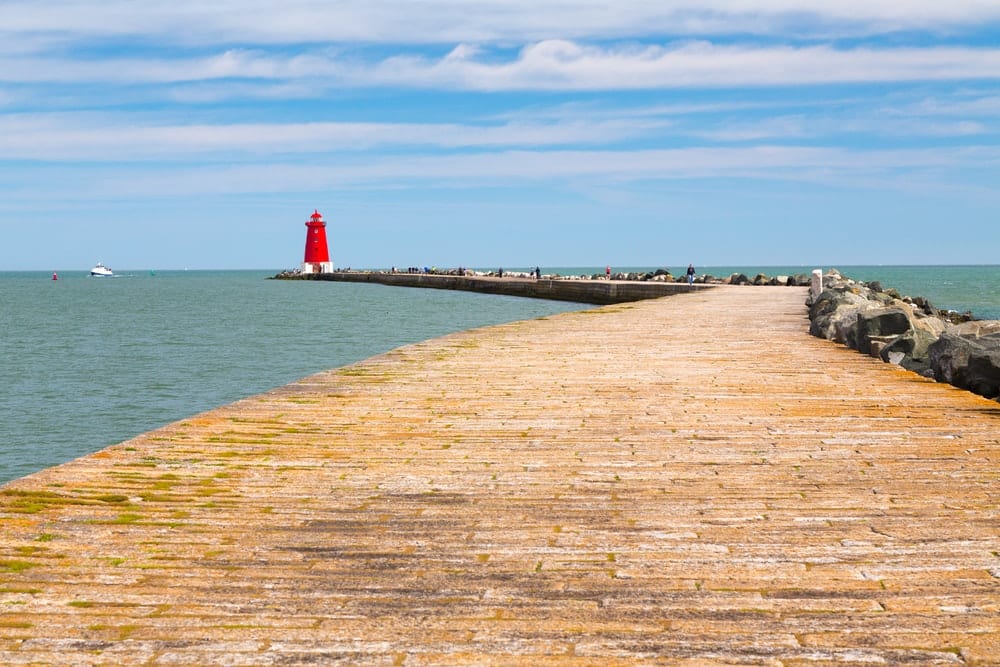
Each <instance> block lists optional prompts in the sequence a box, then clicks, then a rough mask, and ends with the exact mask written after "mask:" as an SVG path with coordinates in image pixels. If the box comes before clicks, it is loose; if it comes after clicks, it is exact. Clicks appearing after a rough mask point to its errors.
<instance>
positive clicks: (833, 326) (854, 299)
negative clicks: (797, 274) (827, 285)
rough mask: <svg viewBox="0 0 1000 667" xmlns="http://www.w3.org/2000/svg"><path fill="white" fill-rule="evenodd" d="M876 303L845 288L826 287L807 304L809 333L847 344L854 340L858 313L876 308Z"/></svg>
mask: <svg viewBox="0 0 1000 667" xmlns="http://www.w3.org/2000/svg"><path fill="white" fill-rule="evenodd" d="M877 307H878V305H877V304H873V303H872V302H870V301H868V300H867V299H865V298H864V297H863V296H861V295H859V294H855V293H854V292H851V291H849V290H846V289H826V290H823V291H822V292H820V294H819V296H818V297H816V299H815V300H814V301H813V303H812V305H811V306H809V333H811V334H812V335H813V336H818V337H819V338H826V339H827V340H835V341H837V342H838V343H843V344H849V343H848V341H855V344H854V345H852V347H856V346H857V343H856V337H855V334H854V330H855V328H856V327H857V322H858V313H860V312H863V311H866V310H871V309H873V308H877Z"/></svg>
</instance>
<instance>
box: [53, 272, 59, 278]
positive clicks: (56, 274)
mask: <svg viewBox="0 0 1000 667" xmlns="http://www.w3.org/2000/svg"><path fill="white" fill-rule="evenodd" d="M52 280H59V274H58V273H56V272H55V271H53V272H52Z"/></svg>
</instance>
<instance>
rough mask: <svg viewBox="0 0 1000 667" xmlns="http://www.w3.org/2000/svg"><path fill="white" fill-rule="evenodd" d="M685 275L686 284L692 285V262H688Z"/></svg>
mask: <svg viewBox="0 0 1000 667" xmlns="http://www.w3.org/2000/svg"><path fill="white" fill-rule="evenodd" d="M687 277H688V286H691V285H694V264H688V270H687Z"/></svg>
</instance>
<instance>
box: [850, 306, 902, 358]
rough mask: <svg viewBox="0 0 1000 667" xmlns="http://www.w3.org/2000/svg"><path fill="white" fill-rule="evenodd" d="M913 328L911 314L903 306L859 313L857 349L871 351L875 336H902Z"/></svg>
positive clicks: (866, 352) (864, 352) (864, 351)
mask: <svg viewBox="0 0 1000 667" xmlns="http://www.w3.org/2000/svg"><path fill="white" fill-rule="evenodd" d="M912 330H913V325H912V324H911V323H910V314H909V313H908V312H906V311H905V310H903V309H902V308H878V309H873V310H866V311H862V312H859V313H858V319H857V332H856V336H857V350H858V352H861V353H862V354H868V353H870V352H871V339H872V338H873V337H890V336H901V335H903V334H905V333H907V332H909V331H912Z"/></svg>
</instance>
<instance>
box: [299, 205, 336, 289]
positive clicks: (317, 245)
mask: <svg viewBox="0 0 1000 667" xmlns="http://www.w3.org/2000/svg"><path fill="white" fill-rule="evenodd" d="M332 272H333V262H331V261H330V250H329V249H328V248H327V245H326V223H325V222H324V221H323V216H322V215H320V213H319V211H315V210H314V211H313V214H312V215H311V216H310V217H309V221H308V222H306V254H305V257H304V258H303V259H302V273H332Z"/></svg>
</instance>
